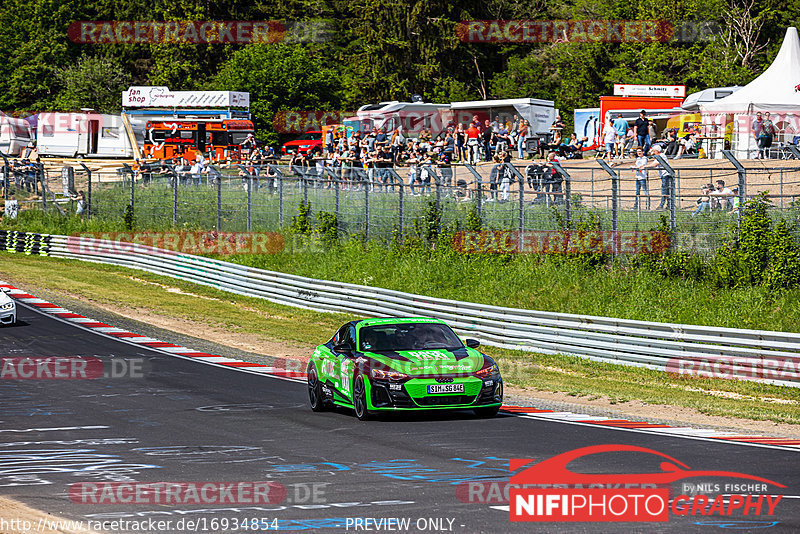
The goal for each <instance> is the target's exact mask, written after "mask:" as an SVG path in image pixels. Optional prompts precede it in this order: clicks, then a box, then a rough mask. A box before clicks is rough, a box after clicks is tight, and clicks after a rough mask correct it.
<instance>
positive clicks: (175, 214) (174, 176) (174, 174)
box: [168, 166, 222, 226]
mask: <svg viewBox="0 0 800 534" xmlns="http://www.w3.org/2000/svg"><path fill="white" fill-rule="evenodd" d="M168 169H169V171H170V174H171V175H172V224H173V226H178V181H179V178H178V173H177V172H175V167H174V166H170V167H168ZM221 178H222V177H221V176H220V177H218V178H217V179H218V180H219V179H221Z"/></svg>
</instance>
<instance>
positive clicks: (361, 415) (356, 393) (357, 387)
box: [353, 374, 370, 421]
mask: <svg viewBox="0 0 800 534" xmlns="http://www.w3.org/2000/svg"><path fill="white" fill-rule="evenodd" d="M353 409H354V410H355V412H356V417H358V419H359V421H366V420H368V419H369V418H370V413H369V410H367V388H366V385H365V384H364V377H363V376H361V375H360V374H358V375H356V376H355V378H354V379H353Z"/></svg>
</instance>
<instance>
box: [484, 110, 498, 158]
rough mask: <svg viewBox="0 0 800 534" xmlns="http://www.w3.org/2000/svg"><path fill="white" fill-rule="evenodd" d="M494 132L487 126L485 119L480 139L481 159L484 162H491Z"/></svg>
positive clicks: (487, 122)
mask: <svg viewBox="0 0 800 534" xmlns="http://www.w3.org/2000/svg"><path fill="white" fill-rule="evenodd" d="M494 136H495V134H494V130H493V129H492V125H491V124H489V120H488V119H487V120H486V122H485V123H484V125H483V132H482V133H481V137H482V139H483V159H484V161H492V142H493V141H494Z"/></svg>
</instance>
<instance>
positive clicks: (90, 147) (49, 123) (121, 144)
mask: <svg viewBox="0 0 800 534" xmlns="http://www.w3.org/2000/svg"><path fill="white" fill-rule="evenodd" d="M134 134H135V138H136V141H137V143H138V144H139V145H140V146H141V145H142V144H143V143H144V132H143V130H142V129H141V128H140V127H138V128H137V126H136V125H134ZM36 140H37V144H36V146H37V151H38V153H39V155H40V156H61V157H69V158H74V157H78V156H87V157H100V158H132V157H133V156H134V149H133V147H132V146H131V142H130V140H129V138H128V135H127V133H126V131H125V125H124V123H123V120H122V117H121V116H120V115H104V114H100V113H92V112H88V113H40V114H39V123H38V125H37V129H36Z"/></svg>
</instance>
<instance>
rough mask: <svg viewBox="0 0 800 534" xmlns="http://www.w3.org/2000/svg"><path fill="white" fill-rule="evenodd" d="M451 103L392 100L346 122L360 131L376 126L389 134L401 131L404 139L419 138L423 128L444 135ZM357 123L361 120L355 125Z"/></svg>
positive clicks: (369, 107) (364, 109)
mask: <svg viewBox="0 0 800 534" xmlns="http://www.w3.org/2000/svg"><path fill="white" fill-rule="evenodd" d="M449 110H450V104H431V103H428V102H399V101H397V100H392V101H389V102H381V103H379V104H369V105H366V106H361V107H360V108H358V111H357V112H356V116H355V117H349V118H347V119H345V120H344V124H346V125H347V126H352V127H354V128H356V126H357V128H356V129H358V130H360V131H362V132H363V131H369V130H371V129H372V128H373V127H375V128H378V129H381V128H383V129H384V130H385V131H386V132H388V133H390V132H392V131H393V130H394V129H395V128H400V129H401V131H402V133H403V135H405V136H409V135H410V136H412V137H414V136H418V135H419V133H420V132H421V131H422V130H423V129H427V130H428V131H430V132H431V134H432V135H434V136H436V135H438V134H440V133H442V132H443V131H444V130H445V129H446V128H447V126H448V122H449V121H450V115H449ZM355 121H358V125H356V123H355Z"/></svg>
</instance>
